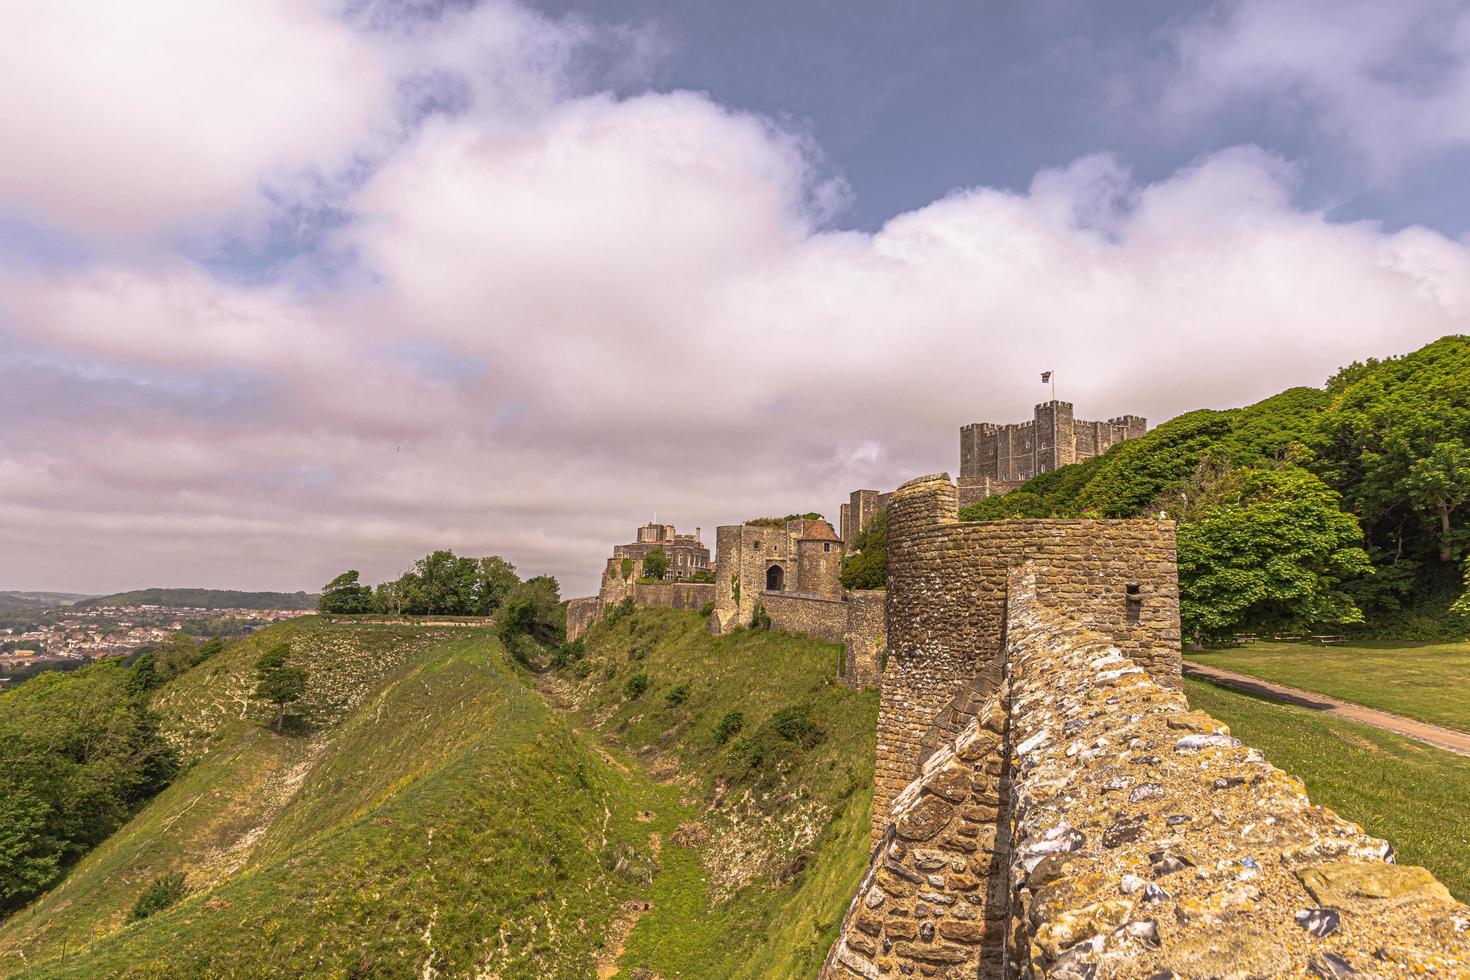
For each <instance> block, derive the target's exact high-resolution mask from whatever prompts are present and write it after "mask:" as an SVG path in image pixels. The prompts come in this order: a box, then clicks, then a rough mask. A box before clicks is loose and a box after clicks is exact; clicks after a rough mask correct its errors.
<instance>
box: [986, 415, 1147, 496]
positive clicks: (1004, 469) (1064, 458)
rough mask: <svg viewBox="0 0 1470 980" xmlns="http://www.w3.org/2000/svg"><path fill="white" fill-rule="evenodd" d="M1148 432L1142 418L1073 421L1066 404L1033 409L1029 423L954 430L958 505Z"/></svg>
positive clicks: (1098, 453) (1096, 454) (1080, 460)
mask: <svg viewBox="0 0 1470 980" xmlns="http://www.w3.org/2000/svg"><path fill="white" fill-rule="evenodd" d="M1147 431H1148V420H1146V419H1143V418H1140V417H1139V416H1137V415H1123V416H1119V417H1118V418H1115V419H1108V420H1107V421H1106V422H1085V421H1083V420H1081V419H1077V418H1074V417H1073V415H1072V403H1071V402H1059V401H1049V402H1043V403H1042V404H1040V405H1037V406H1036V411H1035V414H1034V417H1033V418H1032V420H1031V421H1030V422H1021V423H1019V424H1016V425H996V424H995V423H993V422H976V423H974V424H972V425H967V426H964V427H963V428H961V429H960V479H959V485H960V506H961V507H964V506H967V505H969V504H972V503H974V502H975V501H976V500H983V499H985V498H986V497H990V496H994V495H995V494H1000V493H1008V492H1010V491H1011V490H1013V489H1015V488H1016V487H1017V486H1020V485H1021V484H1022V483H1024V482H1026V481H1027V480H1029V479H1031V478H1032V477H1033V476H1039V475H1040V474H1042V473H1050V472H1051V471H1052V470H1054V469H1056V468H1058V467H1060V466H1066V465H1067V464H1069V463H1080V462H1082V461H1083V460H1084V459H1091V458H1092V457H1093V456H1098V455H1101V454H1102V453H1105V452H1107V451H1108V450H1109V449H1111V448H1112V447H1113V446H1116V445H1117V444H1118V443H1120V442H1122V441H1123V440H1125V439H1137V438H1138V437H1139V436H1141V435H1143V434H1144V433H1145V432H1147Z"/></svg>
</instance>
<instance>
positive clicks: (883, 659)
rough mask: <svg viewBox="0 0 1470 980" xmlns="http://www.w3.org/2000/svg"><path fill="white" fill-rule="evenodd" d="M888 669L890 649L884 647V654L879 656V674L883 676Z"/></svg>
mask: <svg viewBox="0 0 1470 980" xmlns="http://www.w3.org/2000/svg"><path fill="white" fill-rule="evenodd" d="M887 669H888V648H887V647H884V648H883V652H882V653H880V654H878V673H880V674H881V673H883V672H884V671H885V670H887Z"/></svg>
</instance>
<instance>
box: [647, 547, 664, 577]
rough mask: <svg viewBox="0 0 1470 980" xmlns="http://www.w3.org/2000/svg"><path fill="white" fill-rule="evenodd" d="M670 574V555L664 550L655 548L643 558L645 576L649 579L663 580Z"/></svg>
mask: <svg viewBox="0 0 1470 980" xmlns="http://www.w3.org/2000/svg"><path fill="white" fill-rule="evenodd" d="M668 572H669V555H668V552H666V551H664V549H662V548H654V549H653V550H652V551H650V552H649V553H648V554H646V555H644V556H643V574H644V576H645V577H647V578H663V577H664V576H665V575H667V574H668Z"/></svg>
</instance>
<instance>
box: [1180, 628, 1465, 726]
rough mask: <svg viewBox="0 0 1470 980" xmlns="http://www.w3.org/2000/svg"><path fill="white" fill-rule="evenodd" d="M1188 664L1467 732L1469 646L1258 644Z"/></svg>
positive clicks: (1206, 654)
mask: <svg viewBox="0 0 1470 980" xmlns="http://www.w3.org/2000/svg"><path fill="white" fill-rule="evenodd" d="M1189 659H1190V660H1195V661H1198V662H1199V663H1202V664H1208V665H1210V666H1214V667H1221V668H1224V669H1225V670H1233V671H1236V672H1238V673H1242V674H1249V675H1251V676H1252V677H1260V678H1262V679H1264V680H1268V681H1275V682H1276V683H1278V684H1289V685H1291V686H1292V687H1300V688H1302V689H1303V690H1307V691H1316V692H1317V693H1319V694H1326V695H1329V696H1331V697H1334V698H1341V699H1342V700H1344V701H1352V702H1353V703H1355V704H1361V705H1366V706H1367V707H1370V708H1377V709H1378V710H1380V711H1391V712H1393V713H1395V714H1400V715H1403V716H1404V717H1406V718H1417V719H1418V720H1420V721H1427V722H1430V723H1431V724H1436V725H1446V726H1448V727H1450V728H1458V729H1459V730H1460V731H1466V732H1470V696H1467V692H1470V642H1465V643H1410V644H1405V643H1388V642H1383V643H1378V642H1372V641H1359V642H1355V643H1352V644H1350V645H1345V646H1340V647H1329V648H1321V647H1309V646H1305V645H1303V644H1300V643H1265V642H1261V643H1252V644H1250V645H1249V646H1245V647H1241V648H1238V649H1233V650H1206V651H1202V652H1198V653H1190V654H1189Z"/></svg>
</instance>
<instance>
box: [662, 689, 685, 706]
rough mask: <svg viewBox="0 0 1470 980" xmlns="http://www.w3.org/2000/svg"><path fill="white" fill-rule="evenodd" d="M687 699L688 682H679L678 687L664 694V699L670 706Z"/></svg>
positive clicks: (679, 703)
mask: <svg viewBox="0 0 1470 980" xmlns="http://www.w3.org/2000/svg"><path fill="white" fill-rule="evenodd" d="M688 700H689V685H688V684H680V685H679V686H678V687H676V688H674V689H673V690H671V691H669V693H668V694H665V695H664V701H665V702H666V703H667V704H668V706H669V707H671V708H673V707H677V706H678V705H681V704H683V703H684V702H685V701H688Z"/></svg>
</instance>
